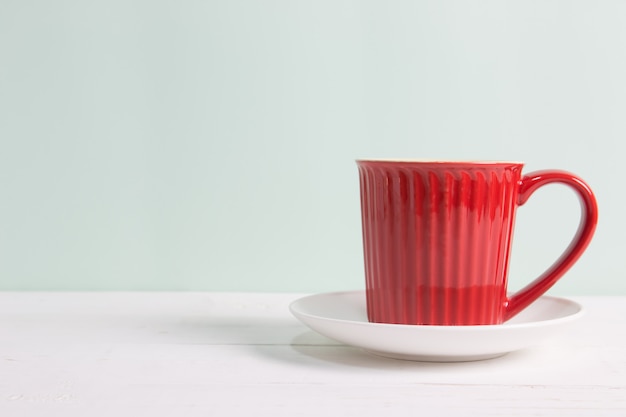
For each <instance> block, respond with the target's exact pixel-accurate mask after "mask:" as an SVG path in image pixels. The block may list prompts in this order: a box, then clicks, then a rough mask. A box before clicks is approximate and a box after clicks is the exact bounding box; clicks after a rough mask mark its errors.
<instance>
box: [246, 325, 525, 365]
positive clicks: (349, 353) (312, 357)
mask: <svg viewBox="0 0 626 417" xmlns="http://www.w3.org/2000/svg"><path fill="white" fill-rule="evenodd" d="M290 347H291V351H288V352H285V350H277V349H270V348H268V347H267V346H265V347H264V346H257V347H256V349H255V350H256V353H257V354H262V355H264V356H268V357H271V358H272V359H274V360H278V361H283V362H290V363H294V364H297V365H300V366H304V367H320V366H330V367H337V366H340V367H358V368H365V369H379V370H385V369H388V370H391V369H402V368H412V369H420V368H421V369H442V370H445V369H450V368H454V369H457V370H458V369H459V368H465V369H473V368H481V369H484V368H485V367H491V366H495V367H500V368H501V367H502V365H503V364H505V363H515V362H519V361H520V360H525V359H526V358H528V357H529V356H532V353H531V352H529V351H518V352H512V353H509V354H507V355H504V356H501V357H498V358H493V359H488V360H482V361H474V362H418V361H407V360H399V359H392V358H386V357H382V356H377V355H375V354H373V353H369V352H367V351H365V350H362V349H359V348H355V347H352V346H347V345H344V344H341V343H338V342H335V341H333V340H331V339H328V338H326V337H324V336H321V335H319V334H317V333H316V332H313V331H306V332H302V333H300V334H298V335H296V336H295V337H294V338H293V339H292V340H291V344H290Z"/></svg>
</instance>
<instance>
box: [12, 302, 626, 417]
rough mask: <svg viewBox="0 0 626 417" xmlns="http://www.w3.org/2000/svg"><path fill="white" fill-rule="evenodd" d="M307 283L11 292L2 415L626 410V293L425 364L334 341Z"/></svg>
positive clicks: (552, 413)
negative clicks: (555, 322)
mask: <svg viewBox="0 0 626 417" xmlns="http://www.w3.org/2000/svg"><path fill="white" fill-rule="evenodd" d="M303 295H304V294H264V293H200V292H191V293H184V292H182V293H172V292H153V293H146V292H138V293H127V292H123V293H115V292H113V293H64V292H61V293H53V292H4V293H0V416H7V417H19V416H28V417H37V416H46V417H53V416H64V417H67V416H70V417H71V416H81V417H84V416H90V417H94V416H112V415H114V416H133V417H134V416H151V417H154V416H157V417H158V416H232V415H242V416H249V415H261V416H266V415H267V416H269V415H272V416H279V415H280V416H282V415H284V416H323V415H329V416H332V415H340V416H359V417H364V416H378V417H379V416H381V415H382V416H402V415H411V416H414V415H416V413H420V414H421V415H426V416H440V415H441V416H455V415H459V416H465V415H467V416H473V415H475V416H483V417H484V416H517V415H519V416H530V415H533V416H543V415H545V416H593V417H600V416H626V297H572V298H573V299H574V300H576V301H578V302H580V303H581V304H582V305H583V306H584V307H585V309H586V311H587V314H586V315H585V316H584V317H583V318H582V319H581V320H580V321H579V322H578V323H577V324H576V325H575V326H574V327H572V328H571V329H570V330H568V331H567V332H566V333H564V334H560V335H558V336H555V337H554V338H551V339H549V340H547V341H546V342H545V343H544V344H542V345H540V346H536V347H533V348H529V349H526V350H522V351H518V352H513V353H510V354H508V355H505V356H503V357H500V358H497V359H491V360H487V361H479V362H467V363H420V362H409V361H400V360H394V359H386V358H381V357H377V356H373V355H371V354H368V353H366V352H364V351H361V350H359V349H356V348H353V347H349V346H345V345H342V344H340V343H337V342H334V341H332V340H329V339H327V338H325V337H323V336H321V335H319V334H317V333H315V332H313V331H311V330H309V329H308V328H307V327H305V326H304V325H302V324H301V323H300V322H298V321H297V320H296V319H295V318H294V317H293V316H292V315H291V314H290V313H289V311H288V305H289V303H290V302H292V301H294V300H295V299H297V298H299V297H301V296H303Z"/></svg>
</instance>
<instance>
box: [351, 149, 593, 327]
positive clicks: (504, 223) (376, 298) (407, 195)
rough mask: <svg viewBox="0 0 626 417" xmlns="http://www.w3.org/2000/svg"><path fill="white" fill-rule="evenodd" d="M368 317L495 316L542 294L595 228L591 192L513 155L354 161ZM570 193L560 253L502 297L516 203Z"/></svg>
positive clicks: (477, 321) (439, 319)
mask: <svg viewBox="0 0 626 417" xmlns="http://www.w3.org/2000/svg"><path fill="white" fill-rule="evenodd" d="M357 164H358V168H359V176H360V185H361V215H362V225H363V249H364V260H365V278H366V298H367V313H368V318H369V321H371V322H376V323H397V324H415V325H486V324H500V323H503V322H505V321H506V320H508V319H510V318H511V317H513V316H514V315H516V314H517V313H519V312H520V311H521V310H523V309H524V308H526V307H527V306H528V305H529V304H531V303H532V302H533V301H534V300H536V299H537V298H538V297H539V296H541V295H542V294H543V293H545V292H546V291H547V290H548V289H549V288H550V287H552V285H554V284H555V283H556V281H557V280H558V279H559V278H561V277H562V276H563V274H565V272H566V271H567V270H568V269H569V268H570V267H571V266H572V265H573V264H574V263H575V262H576V261H577V260H578V258H579V257H580V256H581V255H582V253H583V251H584V250H585V249H586V248H587V245H588V244H589V242H590V241H591V238H592V236H593V233H594V231H595V227H596V223H597V218H598V208H597V203H596V200H595V197H594V195H593V192H592V191H591V189H590V188H589V186H588V185H587V184H586V183H585V182H584V181H583V180H581V179H580V178H578V177H577V176H575V175H573V174H571V173H568V172H565V171H555V170H547V171H537V172H533V173H530V174H527V175H522V167H523V164H521V163H517V162H481V161H478V162H448V161H445V162H440V161H431V162H427V161H412V160H359V161H357ZM550 183H561V184H565V185H567V186H569V187H571V188H573V189H574V191H575V192H576V193H577V195H578V196H579V197H580V201H581V206H582V215H581V220H580V225H579V228H578V232H577V233H576V235H575V237H574V238H573V240H572V242H571V243H570V245H569V246H568V248H567V249H566V250H565V252H564V253H563V254H562V255H561V257H560V258H559V259H558V260H557V261H556V262H555V263H554V264H553V265H552V266H551V267H550V268H549V269H548V270H547V271H546V272H544V273H543V274H542V275H541V276H540V277H538V278H537V279H535V280H534V281H533V282H531V283H530V284H529V285H528V286H526V287H525V288H523V289H522V290H520V291H518V292H517V293H515V294H513V295H512V296H509V295H507V274H508V266H509V258H510V253H511V238H512V235H513V224H514V220H515V211H516V209H517V206H520V205H522V204H524V203H525V202H526V201H527V200H528V198H529V197H530V196H531V195H532V193H533V192H534V191H535V190H537V189H538V188H539V187H542V186H544V185H546V184H550Z"/></svg>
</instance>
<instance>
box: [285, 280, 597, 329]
mask: <svg viewBox="0 0 626 417" xmlns="http://www.w3.org/2000/svg"><path fill="white" fill-rule="evenodd" d="M357 294H363V297H365V290H353V291H349V290H347V291H332V292H324V293H317V294H310V295H307V296H304V297H300V298H298V299H297V300H294V301H292V302H291V303H290V304H289V311H290V312H291V313H292V314H293V315H294V316H296V317H298V315H300V316H303V317H309V318H312V319H317V320H325V321H333V322H337V323H347V324H351V325H365V326H368V327H378V328H387V327H388V328H397V329H421V330H424V329H429V330H433V331H455V332H458V331H467V332H476V331H490V330H500V331H501V330H502V329H503V328H506V329H524V328H528V327H533V328H536V327H544V326H551V325H557V324H560V323H567V322H570V321H574V320H577V319H579V318H581V317H582V316H584V315H585V314H586V310H585V308H584V307H583V305H582V304H580V303H579V302H577V301H574V300H572V299H570V298H565V297H558V296H554V295H545V294H544V295H541V296H540V297H538V298H537V300H535V301H534V302H536V301H538V300H553V301H556V302H565V303H567V304H569V305H570V306H572V307H574V308H575V309H576V311H575V312H573V313H571V314H568V315H565V316H562V317H556V318H548V319H545V320H533V321H524V322H521V323H515V322H514V323H511V322H510V321H506V322H504V323H500V324H478V325H473V324H472V325H436V324H399V323H377V322H370V321H358V320H349V319H341V318H335V317H328V316H320V315H317V314H310V313H303V312H302V311H297V309H296V308H294V306H295V305H296V304H297V303H299V302H302V301H304V300H306V299H310V298H317V297H322V296H349V295H357ZM534 302H533V303H534ZM531 305H532V304H531ZM527 308H529V307H527ZM522 311H523V310H522ZM515 317H516V316H514V317H513V318H512V319H511V320H514V319H515Z"/></svg>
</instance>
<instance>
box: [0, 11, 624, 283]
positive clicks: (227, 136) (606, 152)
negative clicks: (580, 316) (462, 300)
mask: <svg viewBox="0 0 626 417" xmlns="http://www.w3.org/2000/svg"><path fill="white" fill-rule="evenodd" d="M625 21H626V2H623V1H618V0H615V1H608V0H607V1H600V2H594V1H588V0H587V1H580V0H575V1H569V0H568V1H566V0H562V1H550V0H548V1H545V0H542V1H538V0H537V1H524V2H522V1H511V0H504V1H502V0H497V1H496V0H493V1H477V2H476V1H475V2H467V1H460V0H459V1H443V2H442V1H439V0H437V1H435V0H426V1H388V2H387V1H362V0H358V1H357V0H355V1H347V0H332V1H330V0H322V1H292V0H281V1H276V0H274V1H272V0H270V1H253V0H233V1H230V0H229V1H226V0H223V1H211V0H209V1H160V0H157V1H147V0H146V1H138V0H124V1H121V0H95V1H77V0H76V1H63V0H59V1H52V2H51V1H43V0H32V1H2V2H0V199H1V200H0V289H26V290H47V289H59V290H118V289H119V290H135V289H154V290H169V289H173V290H179V289H181V290H182V289H184V290H245V291H306V292H309V291H330V290H338V289H353V288H361V287H362V286H363V283H362V274H363V268H362V265H361V262H362V261H361V246H360V245H361V243H360V219H359V202H358V179H357V171H356V166H355V164H354V162H353V160H354V159H355V158H358V157H414V158H445V159H512V160H523V161H526V162H527V168H528V170H534V169H539V168H563V169H567V170H571V171H574V172H576V173H578V174H580V175H581V176H583V177H584V178H586V179H587V180H588V182H589V183H590V184H591V185H592V187H593V188H594V189H595V191H596V193H597V195H598V199H599V202H600V208H601V213H600V214H601V221H600V225H599V227H598V231H597V235H596V239H595V241H594V242H593V243H592V245H591V247H590V248H589V251H588V252H587V253H586V254H585V256H584V257H583V258H582V259H581V261H580V263H579V264H578V265H577V266H576V267H575V268H574V269H573V270H572V271H571V272H570V273H569V274H568V276H567V277H566V278H565V279H564V280H563V281H562V282H561V283H559V284H558V285H557V286H556V287H555V288H554V289H553V293H557V294H559V293H561V294H626V279H624V278H625V275H626V262H624V254H625V253H626V245H625V243H624V238H623V236H624V234H625V232H626V221H625V220H624V216H623V214H622V213H623V208H624V207H625V206H626V197H625V193H623V187H622V186H621V185H622V179H621V174H619V171H618V169H619V168H621V165H623V160H624V156H625V149H626V148H625V145H624V138H625V137H626V118H625V117H624V115H625V114H626V77H624V74H626V48H624V45H626V25H624V22H625ZM616 174H618V175H619V177H614V175H616ZM577 218H578V206H577V202H576V199H575V198H574V196H573V195H572V194H571V193H569V192H568V191H566V190H562V189H561V188H559V187H558V186H555V187H553V189H552V190H542V191H540V192H539V193H538V194H537V196H536V197H534V198H533V200H531V202H530V203H529V204H528V206H525V207H523V208H522V209H521V210H520V212H519V215H518V228H517V230H516V241H515V255H514V258H513V262H512V272H511V274H512V276H511V281H512V283H511V286H512V287H519V286H521V285H523V284H524V283H525V282H527V281H528V280H530V279H531V277H534V276H535V275H537V274H538V273H539V272H540V271H541V270H542V269H543V268H545V267H546V266H548V265H549V263H550V262H551V261H552V260H553V259H554V258H556V257H557V256H558V254H559V252H560V251H561V248H563V247H564V246H565V245H566V244H567V241H568V239H569V238H570V237H571V236H572V234H573V233H574V229H575V227H576V224H577Z"/></svg>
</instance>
